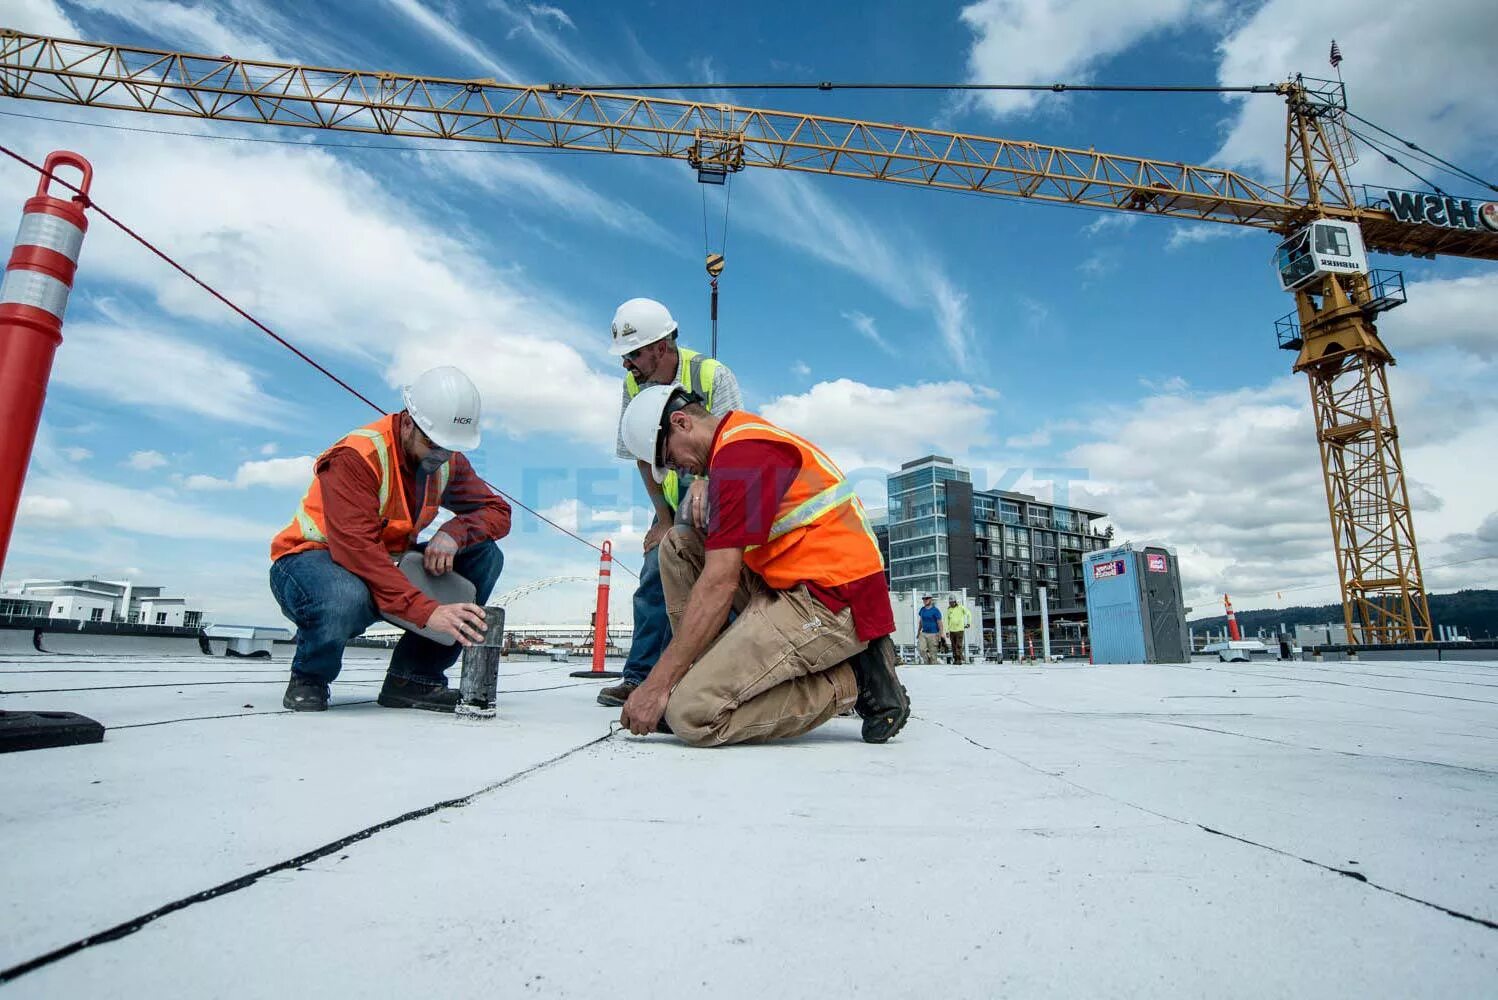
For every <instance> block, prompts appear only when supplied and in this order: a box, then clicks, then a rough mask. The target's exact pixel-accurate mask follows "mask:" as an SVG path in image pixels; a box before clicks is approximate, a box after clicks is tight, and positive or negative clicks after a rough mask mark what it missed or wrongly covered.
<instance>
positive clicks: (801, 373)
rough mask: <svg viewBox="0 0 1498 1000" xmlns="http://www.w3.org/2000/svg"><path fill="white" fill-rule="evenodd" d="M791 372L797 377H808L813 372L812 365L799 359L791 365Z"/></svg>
mask: <svg viewBox="0 0 1498 1000" xmlns="http://www.w3.org/2000/svg"><path fill="white" fill-rule="evenodd" d="M791 374H792V375H795V376H796V377H797V378H806V377H807V376H808V375H810V374H811V366H810V365H808V364H807V363H806V362H805V361H800V360H798V361H797V362H796V363H795V364H793V365H791Z"/></svg>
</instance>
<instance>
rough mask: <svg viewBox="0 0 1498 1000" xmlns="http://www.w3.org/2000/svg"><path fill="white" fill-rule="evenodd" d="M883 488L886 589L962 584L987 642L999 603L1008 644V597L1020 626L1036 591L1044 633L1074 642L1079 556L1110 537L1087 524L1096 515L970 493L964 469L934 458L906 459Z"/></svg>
mask: <svg viewBox="0 0 1498 1000" xmlns="http://www.w3.org/2000/svg"><path fill="white" fill-rule="evenodd" d="M887 487H888V491H889V509H888V517H887V524H886V526H885V528H884V532H885V537H887V538H888V541H887V543H885V542H884V540H883V538H881V544H882V545H886V546H887V550H886V552H885V564H886V566H887V567H888V569H889V582H890V589H891V590H894V591H920V592H921V593H923V594H925V593H929V594H937V595H945V594H946V593H948V592H953V591H959V590H963V589H966V590H967V593H968V594H969V595H970V600H971V601H972V603H974V604H975V605H976V606H977V607H976V608H975V609H974V612H975V616H976V615H977V614H978V613H981V615H982V620H983V643H984V646H985V647H991V646H992V645H993V644H994V625H995V621H996V620H997V617H998V616H997V614H996V609H997V607H998V605H999V602H1000V601H1002V603H1003V618H1004V622H1005V626H1006V633H1005V643H1006V644H1008V643H1011V642H1013V641H1015V639H1014V632H1013V625H1014V614H1015V598H1016V597H1017V598H1019V602H1020V607H1021V609H1022V612H1023V616H1024V620H1025V627H1026V629H1038V628H1039V626H1040V617H1041V616H1040V590H1041V588H1044V589H1045V591H1046V598H1047V606H1048V610H1049V612H1050V618H1051V624H1052V635H1053V638H1054V639H1055V640H1057V641H1060V642H1062V643H1065V642H1066V641H1067V640H1074V641H1075V643H1077V644H1080V642H1081V640H1082V638H1083V636H1082V629H1083V627H1084V623H1085V622H1086V619H1087V603H1086V596H1085V591H1084V589H1083V584H1082V556H1083V554H1084V553H1087V552H1091V551H1094V550H1097V549H1103V548H1106V547H1107V546H1108V545H1109V544H1111V539H1112V536H1113V531H1112V529H1111V528H1109V529H1107V530H1106V531H1101V530H1098V529H1096V528H1094V527H1093V522H1094V521H1096V520H1098V519H1099V518H1102V517H1104V516H1106V515H1105V514H1103V513H1102V512H1101V511H1094V510H1086V509H1083V508H1080V507H1075V506H1067V505H1063V504H1055V503H1049V502H1047V501H1044V500H1040V499H1037V498H1036V497H1033V496H1031V495H1029V494H1028V493H1013V492H1010V491H1008V490H974V489H973V484H972V476H971V474H970V473H969V471H968V470H967V469H964V468H962V467H961V466H958V465H954V464H953V462H952V460H951V459H950V458H945V457H943V456H941V455H927V456H925V457H924V458H918V459H916V460H915V461H912V462H906V463H905V464H904V465H902V466H901V467H900V471H899V472H897V473H894V474H892V475H891V476H889V477H888V480H887ZM876 533H878V529H876ZM1009 648H1011V649H1012V648H1014V647H1012V646H1010V647H1009Z"/></svg>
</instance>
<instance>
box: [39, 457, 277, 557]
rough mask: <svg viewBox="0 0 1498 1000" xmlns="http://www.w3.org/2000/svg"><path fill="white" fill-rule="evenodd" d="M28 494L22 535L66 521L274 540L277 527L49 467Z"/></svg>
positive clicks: (165, 533)
mask: <svg viewBox="0 0 1498 1000" xmlns="http://www.w3.org/2000/svg"><path fill="white" fill-rule="evenodd" d="M26 497H27V498H28V499H27V500H25V501H23V505H24V507H25V510H26V511H29V512H30V513H29V515H28V516H23V517H22V518H20V520H19V523H18V527H17V535H20V534H21V533H22V532H23V531H25V530H28V529H30V528H33V527H38V526H44V525H45V526H49V527H50V526H53V525H56V524H58V523H63V524H65V525H66V526H67V527H68V528H69V529H72V530H76V531H89V530H93V529H101V528H103V529H115V530H119V531H125V532H129V533H132V534H139V535H149V536H153V537H160V538H172V539H183V538H194V539H205V540H210V541H219V542H265V543H267V544H269V541H270V538H271V536H272V535H274V534H275V531H276V528H277V526H276V525H272V524H261V523H257V522H254V521H251V520H249V519H247V518H243V517H238V516H235V515H232V514H222V513H219V512H217V511H212V510H204V509H203V508H201V507H195V506H192V505H191V504H186V503H182V502H181V501H179V500H174V499H172V498H171V497H168V496H163V495H161V494H159V493H155V492H150V491H147V490H137V489H131V488H129V487H126V486H119V485H116V484H115V483H109V482H105V481H103V480H100V479H94V478H91V477H88V476H79V475H70V474H57V473H52V472H48V471H46V470H39V472H38V474H33V475H32V476H30V477H29V478H28V479H27V482H26ZM31 497H35V498H36V499H35V500H31V499H29V498H31ZM64 498H65V499H64ZM59 500H60V502H59Z"/></svg>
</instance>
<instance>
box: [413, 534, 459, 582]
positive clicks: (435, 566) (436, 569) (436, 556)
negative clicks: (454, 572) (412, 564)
mask: <svg viewBox="0 0 1498 1000" xmlns="http://www.w3.org/2000/svg"><path fill="white" fill-rule="evenodd" d="M458 552H459V549H458V542H457V539H455V538H453V536H452V535H449V534H448V533H447V532H445V531H439V532H437V533H436V534H435V535H433V536H432V540H431V541H430V542H427V549H426V553H425V554H424V555H423V556H422V560H421V564H422V565H423V566H425V567H426V571H427V572H428V573H430V574H432V575H433V576H441V575H443V574H444V573H446V572H447V571H448V570H450V569H452V568H453V558H454V557H455V556H456V555H457V554H458Z"/></svg>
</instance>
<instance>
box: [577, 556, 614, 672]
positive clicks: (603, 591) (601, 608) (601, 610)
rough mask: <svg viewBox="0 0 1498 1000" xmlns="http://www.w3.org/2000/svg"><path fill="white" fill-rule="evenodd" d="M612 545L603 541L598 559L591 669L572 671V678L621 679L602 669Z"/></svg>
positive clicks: (611, 572)
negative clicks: (596, 600)
mask: <svg viewBox="0 0 1498 1000" xmlns="http://www.w3.org/2000/svg"><path fill="white" fill-rule="evenodd" d="M613 564H614V543H613V542H610V541H608V540H607V539H605V540H604V543H603V555H601V556H599V557H598V603H597V605H595V607H594V609H593V669H592V670H574V671H572V676H573V677H592V678H593V679H595V680H605V679H608V678H612V677H622V676H624V675H623V674H621V673H619V671H617V670H605V669H603V652H604V648H605V647H606V646H607V645H608V642H609V577H610V576H612V575H613Z"/></svg>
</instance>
